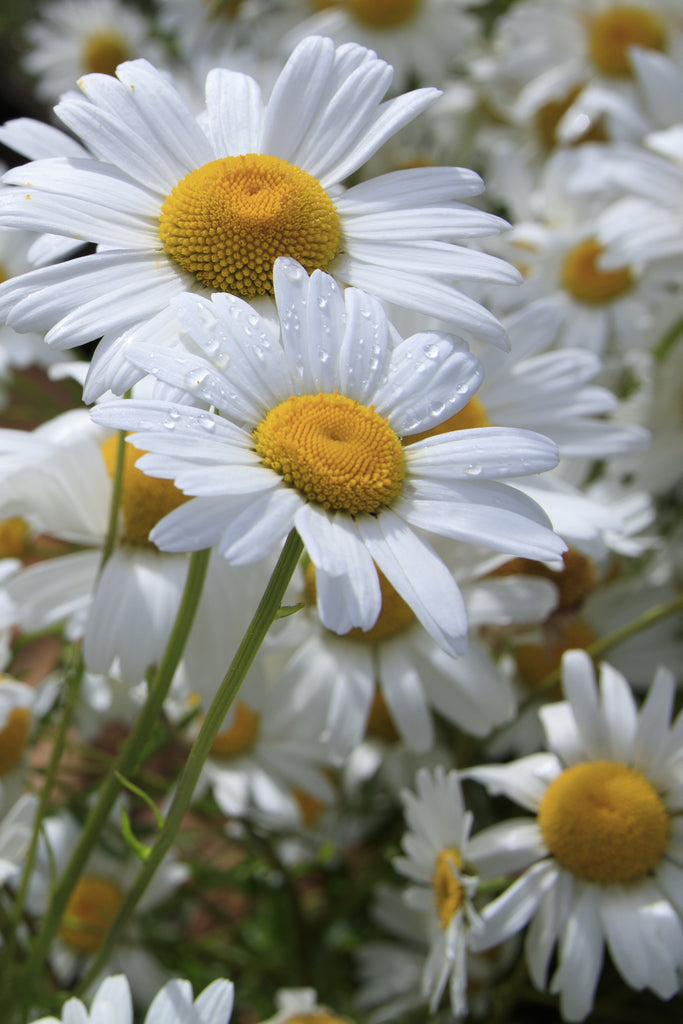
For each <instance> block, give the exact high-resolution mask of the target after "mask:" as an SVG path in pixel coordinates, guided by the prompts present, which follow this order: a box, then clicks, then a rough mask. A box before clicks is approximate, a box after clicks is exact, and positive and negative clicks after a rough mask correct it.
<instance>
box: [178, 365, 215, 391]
mask: <svg viewBox="0 0 683 1024" xmlns="http://www.w3.org/2000/svg"><path fill="white" fill-rule="evenodd" d="M208 375H209V371H208V370H207V369H205V368H204V367H203V366H200V367H199V368H197V369H194V370H189V371H188V372H187V373H186V374H185V376H184V377H183V383H184V385H185V387H186V388H190V389H191V390H194V389H195V388H198V387H199V385H200V384H202V383H203V382H204V381H205V380H206V378H207V377H208Z"/></svg>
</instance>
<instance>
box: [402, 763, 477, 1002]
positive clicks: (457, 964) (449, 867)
mask: <svg viewBox="0 0 683 1024" xmlns="http://www.w3.org/2000/svg"><path fill="white" fill-rule="evenodd" d="M415 784H416V788H417V793H413V792H411V791H410V790H404V791H403V792H402V794H401V797H402V800H403V807H404V813H405V818H406V823H407V824H408V828H409V831H408V832H406V833H405V835H404V836H403V839H402V840H401V846H402V848H403V851H404V854H405V856H402V857H397V858H395V859H394V861H393V865H394V867H395V868H396V870H397V871H399V872H400V873H401V874H402V875H405V876H406V877H407V878H409V879H411V881H413V882H415V883H416V884H415V885H412V886H410V887H409V888H407V889H406V891H405V894H404V898H405V900H406V902H407V903H408V905H409V906H411V907H413V908H415V909H416V910H421V911H423V913H427V914H429V915H430V926H431V927H430V930H431V936H430V949H429V953H428V955H427V960H426V962H425V965H424V969H423V973H422V992H423V994H424V995H425V996H426V997H427V998H428V999H429V1004H430V1009H431V1011H432V1013H433V1012H434V1011H435V1010H436V1008H437V1006H438V1005H439V1002H440V1000H441V997H442V995H443V993H444V991H445V988H446V985H448V987H449V995H450V1003H451V1009H452V1011H453V1013H454V1014H455V1015H456V1016H464V1015H465V1014H466V1013H467V997H466V992H467V946H468V943H469V936H470V932H471V931H472V930H475V931H476V929H477V928H478V927H479V924H478V915H477V913H476V911H475V909H474V906H473V904H472V898H473V896H474V894H475V892H476V890H477V884H478V881H477V879H476V878H475V877H474V876H472V875H471V874H469V873H468V870H467V868H466V866H465V865H466V862H468V861H469V860H470V856H469V850H468V840H469V833H470V829H471V827H472V814H471V812H470V811H466V810H465V804H464V801H463V798H462V793H461V791H460V783H459V781H458V777H457V774H456V773H455V772H449V773H448V774H446V771H445V770H444V769H443V768H437V769H436V771H435V772H434V773H433V774H432V773H431V772H430V771H429V770H428V769H426V768H422V769H421V770H420V771H419V772H418V773H417V776H416V780H415Z"/></svg>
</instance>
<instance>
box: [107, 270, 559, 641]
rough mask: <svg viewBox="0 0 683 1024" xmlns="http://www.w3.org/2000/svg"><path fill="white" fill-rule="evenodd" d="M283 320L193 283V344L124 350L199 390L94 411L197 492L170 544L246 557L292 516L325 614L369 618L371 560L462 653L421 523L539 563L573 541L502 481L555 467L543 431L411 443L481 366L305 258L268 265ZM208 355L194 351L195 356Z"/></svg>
mask: <svg viewBox="0 0 683 1024" xmlns="http://www.w3.org/2000/svg"><path fill="white" fill-rule="evenodd" d="M275 298H276V302H277V306H278V311H279V314H280V324H279V326H278V325H275V324H273V322H272V321H270V320H266V319H264V318H262V317H260V316H259V314H258V313H257V312H256V310H255V309H254V308H253V307H251V306H249V305H248V304H247V303H245V302H244V301H242V300H240V299H238V298H236V297H234V296H227V295H214V296H213V298H212V300H207V299H204V298H202V297H201V296H198V295H190V294H188V295H186V296H185V297H184V298H181V299H180V300H178V301H176V302H175V303H174V306H173V308H174V311H175V313H176V315H177V316H178V317H179V319H180V320H181V322H182V324H183V326H184V328H185V330H186V332H187V333H188V334H189V335H190V338H191V345H192V347H191V348H190V349H185V350H181V349H180V348H178V349H176V350H169V349H167V348H164V347H162V348H157V347H156V346H153V345H151V344H149V343H148V344H146V345H137V346H136V345H133V344H129V345H128V346H127V347H126V355H127V357H128V358H129V359H131V361H133V362H134V363H136V364H137V365H138V366H139V367H140V369H141V370H147V371H149V372H150V373H153V374H154V376H155V377H156V378H157V379H159V380H161V381H163V382H165V383H166V384H169V385H170V386H171V387H174V388H178V389H180V391H182V392H184V393H185V394H186V395H190V396H191V397H192V399H193V400H194V401H197V400H200V401H202V402H206V403H207V404H208V405H209V406H213V407H214V408H216V409H220V410H221V414H220V415H218V414H217V413H216V412H204V411H202V410H199V409H197V408H195V407H192V406H188V405H185V404H180V403H176V402H162V401H150V402H139V401H136V400H134V399H130V400H126V401H123V402H119V401H112V402H106V403H102V404H101V405H100V406H99V407H98V408H96V409H94V410H93V412H92V416H93V418H94V419H95V420H96V422H98V423H106V424H107V425H109V426H115V427H122V428H124V429H128V430H132V431H134V432H135V434H134V436H131V438H130V440H131V442H132V443H134V444H136V445H139V447H140V448H141V449H142V450H144V451H146V452H147V453H148V454H147V455H145V456H143V458H142V459H141V460H138V462H139V468H140V469H141V470H142V471H143V472H144V473H149V474H151V475H152V476H158V477H162V478H167V479H172V480H174V481H175V483H176V486H177V487H178V488H180V490H181V491H182V492H183V494H184V495H187V496H192V495H193V496H194V497H193V500H191V501H187V502H186V503H185V504H183V505H182V506H181V507H179V508H178V509H176V510H175V512H173V513H171V514H170V515H169V516H166V517H164V519H163V520H162V521H161V522H160V523H159V524H157V526H156V527H155V528H154V530H153V531H152V533H151V534H150V537H151V539H152V540H153V541H154V543H155V544H157V545H158V546H159V547H160V548H162V549H163V550H166V551H180V550H182V551H187V550H199V549H202V548H206V547H215V548H216V549H217V551H218V552H219V553H220V554H222V555H223V556H224V557H225V558H227V559H228V561H230V562H232V563H233V564H236V565H248V564H253V563H256V562H258V561H259V560H261V559H263V558H265V557H266V556H268V555H269V554H271V553H272V552H273V551H274V550H276V548H277V547H278V545H279V544H280V542H281V541H282V540H283V539H284V537H285V536H286V535H287V534H288V533H289V531H290V530H291V529H293V528H295V529H296V530H297V531H298V532H299V534H300V536H301V539H302V540H303V542H304V544H305V546H306V549H307V551H308V554H309V556H310V558H311V560H312V561H313V562H314V564H315V567H316V591H317V604H318V610H319V613H320V617H321V620H322V622H323V624H324V625H326V626H327V627H328V628H330V629H333V630H334V631H335V632H340V633H345V632H348V630H349V629H351V628H353V627H356V626H359V627H361V628H362V629H366V630H367V629H370V627H371V626H373V625H374V623H375V622H376V620H377V617H378V615H379V613H380V609H381V600H382V599H381V590H380V584H379V577H378V573H377V570H378V569H379V570H380V571H381V572H382V573H383V574H384V576H385V577H386V578H387V580H388V581H389V582H390V583H391V584H392V586H393V587H394V588H395V589H396V591H397V592H398V593H399V594H400V595H401V597H402V598H403V600H404V601H405V602H406V603H407V604H408V605H409V606H410V607H411V608H412V610H413V612H414V613H415V616H416V617H417V619H418V620H419V621H420V622H421V623H422V625H423V626H424V627H425V629H426V630H427V632H428V633H429V634H430V635H431V636H432V637H433V638H434V640H435V641H436V643H437V644H438V645H439V646H440V647H442V648H443V649H444V650H445V651H447V652H448V653H450V654H452V655H457V654H460V653H462V652H463V651H464V649H465V647H466V639H465V637H466V632H467V621H466V615H465V609H464V603H463V599H462V596H461V594H460V591H459V589H458V587H457V585H456V583H455V580H454V579H453V577H452V575H451V573H450V572H449V570H448V569H447V568H446V566H445V564H444V563H443V561H442V560H441V558H440V557H439V556H438V555H437V553H436V552H435V551H434V549H433V548H432V546H431V545H430V544H429V543H428V542H427V541H426V540H425V539H424V537H423V531H426V532H429V533H434V534H437V535H442V536H445V537H449V538H452V539H458V540H461V541H465V542H469V543H475V544H479V545H484V546H487V547H491V548H493V549H495V550H500V549H501V548H503V549H504V550H506V551H507V552H508V553H516V554H520V555H528V556H529V557H532V558H540V559H542V560H550V561H552V560H555V559H558V558H559V557H560V556H561V553H562V551H563V550H564V543H563V542H562V541H561V540H560V538H559V537H557V536H556V535H555V534H554V533H552V531H551V529H550V526H549V522H548V520H547V519H546V517H545V515H544V514H543V513H542V512H541V511H540V509H539V508H538V506H536V505H535V504H534V503H533V502H530V501H529V500H528V499H527V498H526V497H525V496H521V495H519V493H518V492H517V491H513V490H510V489H508V488H507V487H506V486H505V485H504V484H502V483H500V482H499V480H500V479H504V478H505V477H507V476H520V475H525V474H533V473H540V472H543V471H544V470H546V469H550V468H551V467H552V466H553V465H554V464H555V462H556V460H557V456H556V449H555V446H554V445H553V443H552V442H551V441H549V440H548V439H547V438H545V437H543V436H542V435H540V434H535V433H534V432H532V431H520V430H512V429H505V428H496V427H488V428H483V429H479V430H477V429H475V430H472V431H457V432H455V433H451V434H442V435H440V436H438V437H432V438H427V439H425V440H423V441H418V442H417V443H415V444H412V445H410V446H406V447H404V445H403V444H402V443H401V439H402V438H404V437H405V436H410V435H412V434H414V433H417V432H419V431H420V430H424V429H426V428H428V427H429V426H432V425H436V424H438V423H439V422H441V421H442V420H444V419H447V418H448V416H449V415H450V414H452V413H454V412H457V411H458V410H459V409H460V408H462V407H463V406H464V405H465V404H466V403H467V401H468V399H469V398H470V397H471V396H472V394H473V393H474V392H475V391H476V389H477V387H478V385H479V382H480V379H481V375H480V364H479V362H478V360H477V359H476V358H475V357H473V356H472V355H471V354H470V353H469V351H468V350H467V347H466V346H465V345H464V344H463V343H462V342H459V341H457V340H456V339H454V338H452V337H450V336H448V335H444V334H439V333H436V332H426V333H423V334H416V335H413V336H412V337H411V338H407V339H406V340H404V341H398V340H397V339H396V338H395V331H394V329H393V327H391V326H390V325H389V322H388V321H387V320H386V316H385V314H384V312H383V310H382V307H381V306H379V304H378V303H377V302H376V300H374V299H373V298H372V297H371V296H369V295H366V294H365V293H363V292H361V291H359V290H357V289H354V288H349V289H346V291H345V292H344V291H342V290H341V289H340V288H339V286H338V285H337V284H336V282H335V281H334V279H333V278H332V277H330V276H329V275H327V274H323V273H322V272H320V271H316V272H315V273H314V274H313V275H312V276H311V277H309V276H308V274H307V273H306V271H305V269H304V268H303V267H302V266H301V265H300V264H298V263H296V261H294V260H288V259H280V260H278V261H277V263H276V266H275ZM199 353H201V354H199Z"/></svg>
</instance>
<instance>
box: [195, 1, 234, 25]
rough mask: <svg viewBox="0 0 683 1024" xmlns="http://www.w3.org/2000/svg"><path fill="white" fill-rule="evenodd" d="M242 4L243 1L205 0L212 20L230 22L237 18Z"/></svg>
mask: <svg viewBox="0 0 683 1024" xmlns="http://www.w3.org/2000/svg"><path fill="white" fill-rule="evenodd" d="M241 3H242V0H204V6H205V7H208V8H209V16H210V17H211V18H226V19H227V20H228V21H230V20H232V19H233V18H235V17H236V16H237V13H238V11H239V9H240V5H241Z"/></svg>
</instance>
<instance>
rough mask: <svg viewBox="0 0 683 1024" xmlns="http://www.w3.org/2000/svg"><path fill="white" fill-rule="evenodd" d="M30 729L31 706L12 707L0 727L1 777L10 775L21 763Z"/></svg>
mask: <svg viewBox="0 0 683 1024" xmlns="http://www.w3.org/2000/svg"><path fill="white" fill-rule="evenodd" d="M30 730H31V710H30V708H12V710H11V711H10V713H9V714H8V715H7V720H6V722H5V725H4V726H3V728H2V729H0V777H2V776H3V775H8V774H9V772H11V771H12V769H13V768H15V767H16V766H17V765H18V764H19V761H20V760H21V757H22V754H23V753H24V750H25V748H26V741H27V740H28V734H29V732H30Z"/></svg>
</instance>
